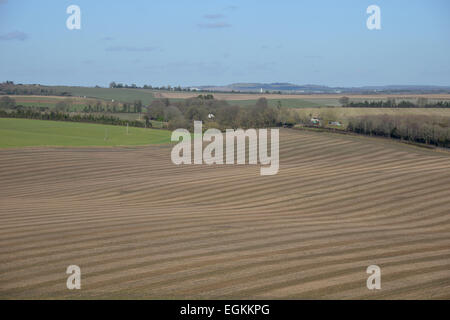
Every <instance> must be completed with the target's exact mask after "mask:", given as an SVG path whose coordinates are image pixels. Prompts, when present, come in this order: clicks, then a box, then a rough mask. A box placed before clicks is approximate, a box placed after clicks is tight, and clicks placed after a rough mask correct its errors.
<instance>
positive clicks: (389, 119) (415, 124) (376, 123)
mask: <svg viewBox="0 0 450 320" xmlns="http://www.w3.org/2000/svg"><path fill="white" fill-rule="evenodd" d="M449 128H450V118H449V117H432V116H425V115H366V116H359V117H353V118H350V119H349V122H348V125H347V129H346V130H347V131H350V132H355V133H359V134H366V135H373V136H382V137H389V138H393V139H400V140H407V141H411V142H418V143H425V144H430V145H435V146H439V147H444V148H449V147H450V129H449Z"/></svg>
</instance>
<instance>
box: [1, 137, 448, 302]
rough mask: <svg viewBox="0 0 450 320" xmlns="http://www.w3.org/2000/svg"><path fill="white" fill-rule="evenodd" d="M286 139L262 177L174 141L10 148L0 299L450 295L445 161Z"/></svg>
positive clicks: (5, 163) (417, 153) (402, 149)
mask: <svg viewBox="0 0 450 320" xmlns="http://www.w3.org/2000/svg"><path fill="white" fill-rule="evenodd" d="M280 144H281V148H280V172H279V174H278V175H277V176H265V177H262V176H260V175H259V166H215V167H208V166H184V167H176V166H174V165H173V164H172V163H171V161H170V150H171V149H170V147H168V146H150V147H143V148H142V147H140V148H111V149H101V148H81V149H75V148H72V149H64V148H60V149H57V148H54V149H51V148H31V149H17V150H1V151H0V181H1V187H0V203H1V209H0V222H1V223H0V261H1V263H0V298H11V299H15V298H33V299H34V298H159V299H163V298H237V299H240V298H263V299H264V298H275V299H279V298H322V299H329V298H338V299H341V298H368V299H371V298H377V299H379V298H395V299H398V298H419V299H430V298H438V299H439V298H446V299H449V298H450V212H449V210H450V209H449V208H450V188H449V186H450V157H449V155H448V154H447V153H443V152H442V153H440V152H434V151H428V150H425V149H423V150H422V149H420V148H417V147H413V146H408V145H402V144H399V143H392V142H389V141H386V140H383V139H372V138H368V137H353V136H342V135H332V134H328V133H314V132H300V131H292V130H284V131H282V132H281V137H280ZM73 264H75V265H78V266H80V267H81V272H82V289H81V290H79V291H75V292H74V291H69V290H67V289H66V279H67V275H66V274H65V270H66V268H67V266H69V265H73ZM371 264H376V265H379V266H380V267H381V272H382V280H381V284H382V289H381V290H379V291H377V292H374V291H369V290H368V289H367V288H366V279H367V277H368V275H367V274H366V273H365V271H366V268H367V266H369V265H371Z"/></svg>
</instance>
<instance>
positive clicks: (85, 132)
mask: <svg viewBox="0 0 450 320" xmlns="http://www.w3.org/2000/svg"><path fill="white" fill-rule="evenodd" d="M169 141H170V132H169V131H165V130H155V129H143V128H132V127H130V128H128V134H127V128H126V127H123V126H111V125H99V124H87V123H73V122H57V121H41V120H28V119H2V118H0V148H13V147H32V146H118V145H147V144H161V143H167V142H169Z"/></svg>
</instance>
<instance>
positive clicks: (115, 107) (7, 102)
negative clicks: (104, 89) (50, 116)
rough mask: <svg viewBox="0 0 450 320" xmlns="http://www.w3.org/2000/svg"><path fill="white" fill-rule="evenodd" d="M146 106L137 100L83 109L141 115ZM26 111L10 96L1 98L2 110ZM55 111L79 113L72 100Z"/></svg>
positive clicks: (90, 111) (96, 104)
mask: <svg viewBox="0 0 450 320" xmlns="http://www.w3.org/2000/svg"><path fill="white" fill-rule="evenodd" d="M144 107H145V106H144V105H143V103H142V101H141V100H135V101H134V102H133V103H128V102H124V103H119V102H112V103H109V102H106V103H104V102H102V101H100V100H98V101H97V102H96V103H95V104H93V105H91V104H89V105H87V106H85V107H84V108H83V112H85V113H92V112H96V113H99V112H103V113H141V112H142V111H143V109H144ZM16 108H19V109H24V107H23V106H21V105H17V104H16V101H15V100H14V99H13V98H10V97H8V96H4V97H1V98H0V109H16ZM32 109H37V108H36V107H32ZM47 110H50V108H49V107H45V108H44V110H42V111H47ZM54 110H55V111H57V112H73V111H77V108H76V106H75V103H74V101H73V100H72V99H70V98H67V99H64V100H61V101H58V102H57V103H56V104H55V107H54Z"/></svg>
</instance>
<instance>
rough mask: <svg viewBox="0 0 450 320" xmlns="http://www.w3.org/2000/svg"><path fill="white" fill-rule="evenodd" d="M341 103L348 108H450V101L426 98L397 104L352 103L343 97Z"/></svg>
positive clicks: (380, 102) (386, 102) (389, 100)
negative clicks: (430, 100)
mask: <svg viewBox="0 0 450 320" xmlns="http://www.w3.org/2000/svg"><path fill="white" fill-rule="evenodd" d="M339 102H340V103H341V105H342V106H343V107H346V108H450V101H436V102H429V101H428V99H427V98H425V97H420V98H418V99H417V101H416V102H412V101H406V100H401V101H400V102H397V101H396V100H395V99H387V100H386V101H382V100H380V101H367V100H365V101H362V102H355V101H350V98H348V97H341V98H340V99H339Z"/></svg>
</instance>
